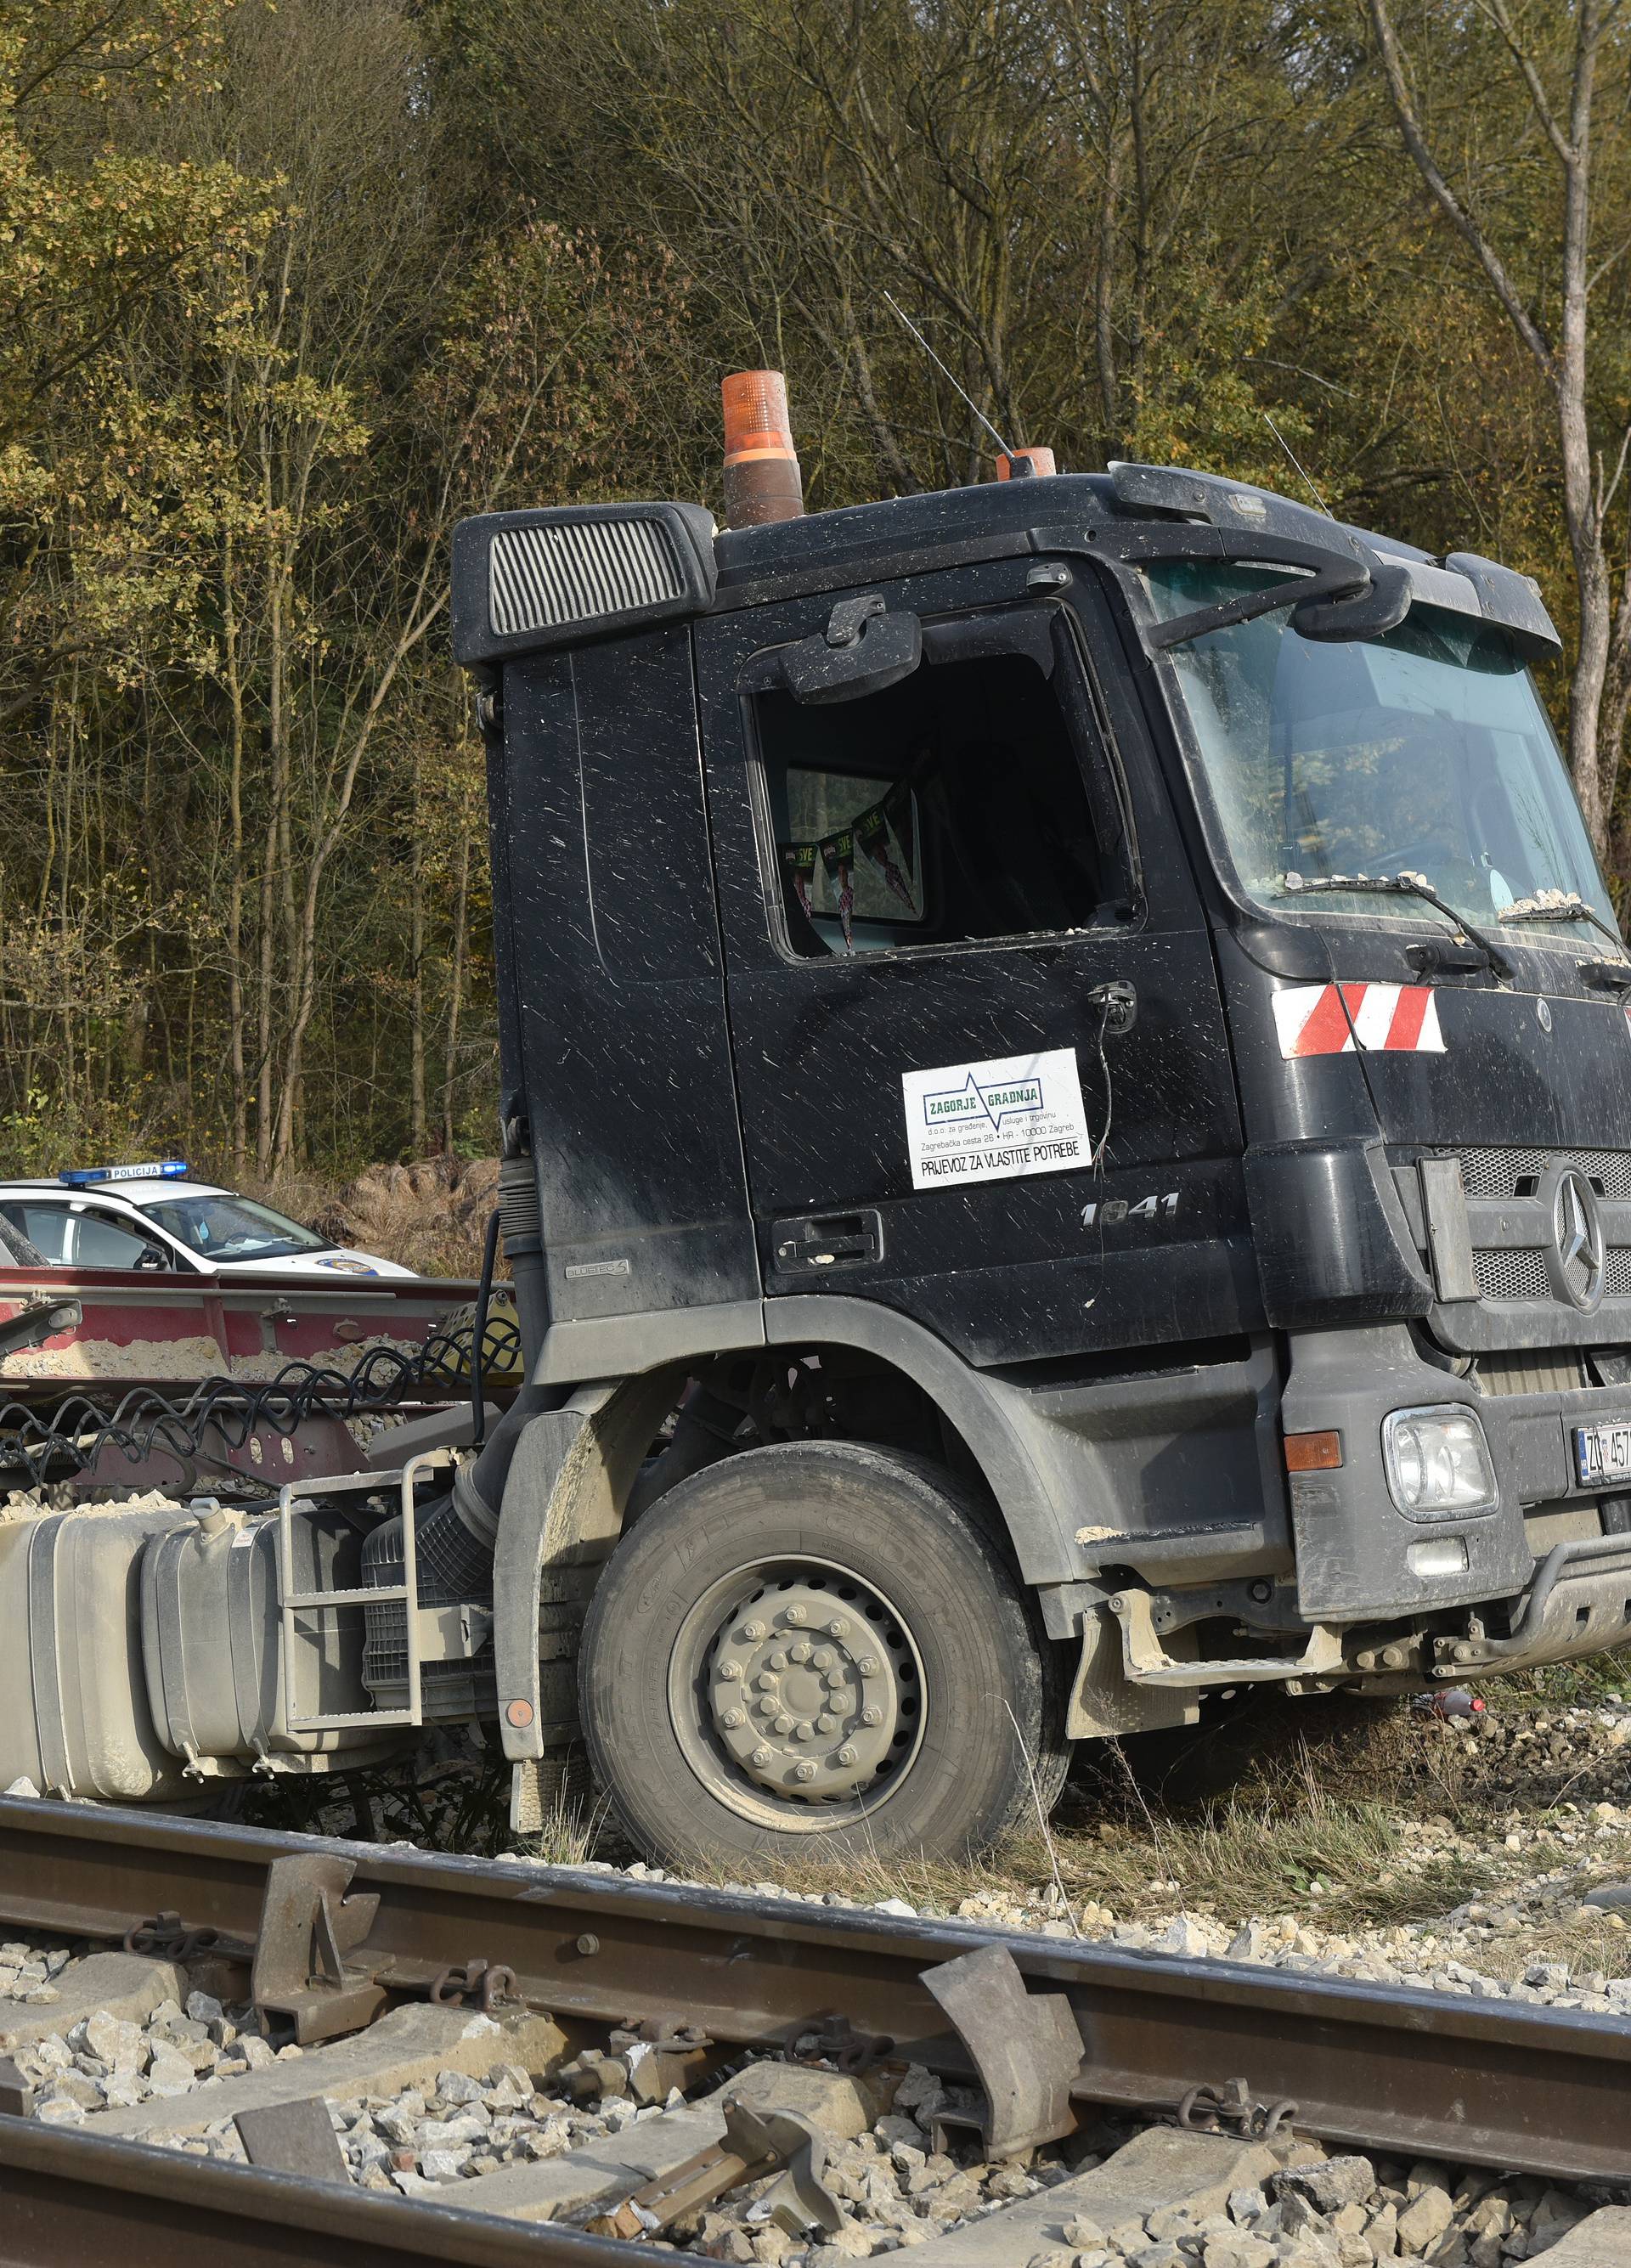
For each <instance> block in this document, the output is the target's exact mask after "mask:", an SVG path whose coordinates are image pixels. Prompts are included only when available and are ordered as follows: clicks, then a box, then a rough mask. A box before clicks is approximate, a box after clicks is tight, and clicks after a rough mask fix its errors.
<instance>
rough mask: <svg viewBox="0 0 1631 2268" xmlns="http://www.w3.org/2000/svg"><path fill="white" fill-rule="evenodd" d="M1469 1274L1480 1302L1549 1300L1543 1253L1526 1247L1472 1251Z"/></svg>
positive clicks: (1550, 1288) (1550, 1286)
mask: <svg viewBox="0 0 1631 2268" xmlns="http://www.w3.org/2000/svg"><path fill="white" fill-rule="evenodd" d="M1472 1273H1473V1276H1474V1278H1476V1280H1477V1284H1478V1291H1479V1297H1480V1299H1482V1300H1550V1299H1551V1298H1553V1297H1554V1293H1553V1290H1552V1279H1551V1278H1550V1277H1549V1276H1548V1275H1547V1274H1546V1254H1545V1253H1544V1252H1535V1251H1531V1250H1529V1249H1527V1248H1524V1249H1517V1250H1505V1251H1500V1252H1475V1253H1474V1254H1473V1255H1472Z"/></svg>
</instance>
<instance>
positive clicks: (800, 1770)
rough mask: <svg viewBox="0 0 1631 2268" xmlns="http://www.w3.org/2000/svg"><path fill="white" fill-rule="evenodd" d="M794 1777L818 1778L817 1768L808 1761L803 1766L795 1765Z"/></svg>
mask: <svg viewBox="0 0 1631 2268" xmlns="http://www.w3.org/2000/svg"><path fill="white" fill-rule="evenodd" d="M815 1777H816V1767H815V1765H814V1764H810V1763H808V1761H807V1762H805V1763H804V1764H794V1766H793V1778H794V1779H805V1780H808V1779H814V1778H815Z"/></svg>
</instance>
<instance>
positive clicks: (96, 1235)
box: [0, 1158, 413, 1276]
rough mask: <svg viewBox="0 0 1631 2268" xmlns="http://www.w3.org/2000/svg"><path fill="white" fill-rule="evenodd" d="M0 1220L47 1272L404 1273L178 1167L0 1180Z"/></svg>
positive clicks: (170, 1161)
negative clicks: (41, 1258)
mask: <svg viewBox="0 0 1631 2268" xmlns="http://www.w3.org/2000/svg"><path fill="white" fill-rule="evenodd" d="M0 1219H4V1220H5V1221H7V1222H9V1223H10V1225H11V1227H12V1228H14V1229H16V1230H17V1231H18V1233H20V1234H21V1235H23V1236H25V1237H26V1238H27V1240H28V1241H29V1242H30V1243H31V1244H33V1245H34V1246H36V1247H37V1248H39V1250H40V1251H41V1252H42V1253H43V1254H44V1255H45V1256H46V1258H47V1259H48V1261H49V1262H50V1263H52V1265H53V1266H54V1267H59V1268H139V1269H144V1270H161V1269H174V1270H178V1271H179V1272H180V1273H181V1274H182V1275H188V1274H192V1275H201V1276H215V1275H223V1276H224V1275H228V1274H231V1275H233V1276H288V1275H296V1276H411V1275H412V1273H413V1270H412V1269H410V1268H399V1267H398V1266H397V1264H396V1263H395V1261H394V1260H381V1259H380V1258H378V1257H377V1256H376V1255H374V1254H373V1253H371V1252H353V1251H351V1250H350V1249H349V1248H347V1247H346V1246H344V1245H340V1244H334V1243H331V1242H330V1241H329V1240H328V1238H327V1237H325V1236H320V1235H318V1233H316V1231H315V1230H314V1229H310V1228H302V1227H301V1226H300V1224H299V1221H295V1220H290V1219H287V1218H286V1216H285V1215H284V1214H283V1213H280V1212H274V1211H272V1209H271V1207H270V1206H269V1205H263V1204H259V1203H258V1202H257V1201H256V1200H255V1198H254V1197H240V1196H238V1195H237V1194H236V1192H235V1191H233V1190H232V1189H218V1188H216V1186H215V1185H214V1183H213V1182H196V1181H194V1180H192V1179H191V1178H190V1176H189V1175H188V1169H187V1166H186V1163H185V1161H184V1160H182V1159H180V1158H166V1159H163V1160H160V1161H159V1162H158V1163H157V1164H153V1165H146V1166H81V1167H75V1168H73V1170H72V1171H70V1172H69V1173H65V1174H59V1175H57V1177H56V1179H55V1181H54V1182H0Z"/></svg>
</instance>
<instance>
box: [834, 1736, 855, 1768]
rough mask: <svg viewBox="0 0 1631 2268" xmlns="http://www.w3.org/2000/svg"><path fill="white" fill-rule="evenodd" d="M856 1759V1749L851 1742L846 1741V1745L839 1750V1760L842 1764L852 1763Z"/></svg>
mask: <svg viewBox="0 0 1631 2268" xmlns="http://www.w3.org/2000/svg"><path fill="white" fill-rule="evenodd" d="M854 1761H855V1751H854V1749H852V1748H851V1746H850V1744H849V1742H847V1741H845V1743H844V1746H843V1747H842V1748H841V1749H839V1750H838V1762H839V1763H840V1764H853V1763H854Z"/></svg>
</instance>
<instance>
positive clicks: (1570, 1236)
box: [1552, 1166, 1603, 1308]
mask: <svg viewBox="0 0 1631 2268" xmlns="http://www.w3.org/2000/svg"><path fill="white" fill-rule="evenodd" d="M1552 1243H1553V1249H1554V1274H1555V1276H1556V1278H1557V1282H1558V1288H1559V1290H1560V1291H1561V1293H1562V1295H1563V1297H1564V1298H1565V1299H1566V1300H1572V1301H1573V1303H1574V1305H1575V1306H1576V1307H1588V1308H1589V1307H1596V1305H1597V1303H1598V1300H1600V1299H1601V1298H1602V1296H1603V1224H1602V1220H1601V1219H1600V1217H1599V1215H1598V1209H1597V1195H1596V1192H1595V1191H1594V1190H1593V1189H1592V1187H1591V1184H1590V1182H1588V1181H1587V1179H1586V1177H1585V1175H1583V1174H1581V1173H1577V1172H1576V1169H1575V1168H1574V1167H1572V1166H1566V1167H1564V1169H1563V1171H1562V1172H1561V1174H1560V1175H1558V1177H1557V1192H1556V1195H1555V1196H1554V1197H1553V1200H1552Z"/></svg>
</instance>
